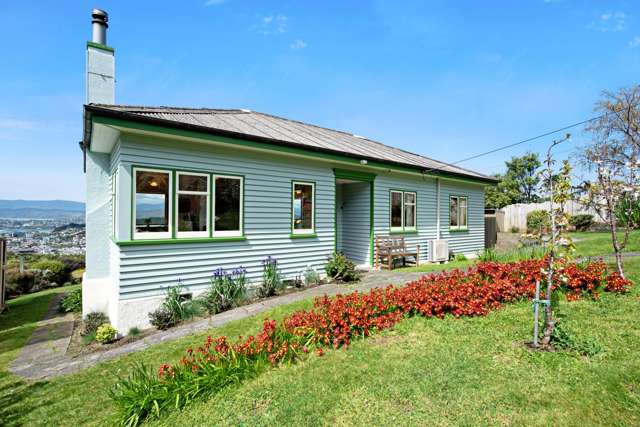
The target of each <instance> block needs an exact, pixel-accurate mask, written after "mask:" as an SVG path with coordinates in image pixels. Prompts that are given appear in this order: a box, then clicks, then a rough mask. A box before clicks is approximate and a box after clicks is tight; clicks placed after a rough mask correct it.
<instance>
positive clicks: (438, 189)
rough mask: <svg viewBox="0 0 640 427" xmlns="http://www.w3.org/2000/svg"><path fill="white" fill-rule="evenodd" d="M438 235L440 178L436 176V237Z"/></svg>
mask: <svg viewBox="0 0 640 427" xmlns="http://www.w3.org/2000/svg"><path fill="white" fill-rule="evenodd" d="M440 236H441V231H440V178H436V239H438V240H439V239H440Z"/></svg>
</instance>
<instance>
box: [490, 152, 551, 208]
mask: <svg viewBox="0 0 640 427" xmlns="http://www.w3.org/2000/svg"><path fill="white" fill-rule="evenodd" d="M505 165H506V166H507V172H506V173H505V174H504V175H495V177H496V178H498V179H500V182H499V183H498V185H496V186H491V187H487V188H486V192H485V204H486V206H488V207H495V208H501V207H504V206H507V205H511V204H513V203H532V202H537V201H539V200H540V197H539V196H538V193H537V189H538V186H539V183H540V178H539V172H538V170H539V169H540V167H541V166H542V163H540V159H539V157H538V154H537V153H526V154H525V155H524V156H522V157H512V158H511V160H508V161H506V162H505Z"/></svg>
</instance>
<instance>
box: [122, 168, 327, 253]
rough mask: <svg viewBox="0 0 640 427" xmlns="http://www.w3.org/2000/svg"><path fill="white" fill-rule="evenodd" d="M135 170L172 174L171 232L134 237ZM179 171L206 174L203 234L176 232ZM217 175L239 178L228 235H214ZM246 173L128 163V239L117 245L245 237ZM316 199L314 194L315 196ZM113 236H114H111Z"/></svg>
mask: <svg viewBox="0 0 640 427" xmlns="http://www.w3.org/2000/svg"><path fill="white" fill-rule="evenodd" d="M137 170H143V171H144V170H147V171H156V172H162V173H168V174H169V176H170V177H171V179H170V184H169V185H170V189H169V195H170V198H171V200H170V208H169V210H170V216H171V218H170V221H169V227H170V233H169V234H170V235H171V237H158V238H136V237H135V227H136V218H135V203H136V201H135V199H136V171H137ZM178 174H183V175H189V174H193V175H206V176H207V177H208V182H209V189H208V203H207V214H208V220H207V235H206V236H182V237H180V236H178V235H177V229H178V226H177V222H178V205H177V198H178V181H177V176H178ZM216 177H223V178H237V179H239V180H240V200H241V202H240V230H239V232H238V233H237V234H235V232H234V234H228V235H225V234H223V235H220V234H218V235H216V233H215V232H214V230H213V228H214V217H215V211H214V196H215V179H216ZM245 181H246V179H245V176H244V175H242V174H236V173H227V172H223V171H218V172H212V171H207V170H194V169H182V168H180V169H176V168H170V167H167V166H161V165H138V164H134V165H131V206H130V210H131V227H130V228H131V236H130V237H131V240H121V241H116V239H112V240H114V242H115V243H116V244H118V245H120V246H132V245H133V243H130V242H140V244H154V243H155V242H161V243H158V244H168V243H172V242H173V243H203V242H225V241H241V240H245V239H246V237H245V234H244V223H245V221H244V208H245ZM314 199H315V196H314ZM114 237H115V236H114Z"/></svg>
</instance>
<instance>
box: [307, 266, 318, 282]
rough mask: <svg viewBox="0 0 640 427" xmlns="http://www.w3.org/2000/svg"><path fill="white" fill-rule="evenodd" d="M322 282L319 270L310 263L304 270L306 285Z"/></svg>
mask: <svg viewBox="0 0 640 427" xmlns="http://www.w3.org/2000/svg"><path fill="white" fill-rule="evenodd" d="M319 283H320V275H319V274H318V272H317V271H316V270H315V269H314V268H313V267H311V266H310V265H308V266H307V268H306V269H305V270H304V285H305V286H311V285H317V284H319Z"/></svg>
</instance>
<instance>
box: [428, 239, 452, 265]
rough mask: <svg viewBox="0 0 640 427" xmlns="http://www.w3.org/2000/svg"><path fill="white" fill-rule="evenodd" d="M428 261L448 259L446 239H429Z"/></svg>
mask: <svg viewBox="0 0 640 427" xmlns="http://www.w3.org/2000/svg"><path fill="white" fill-rule="evenodd" d="M429 261H431V262H442V261H449V242H447V241H446V240H429Z"/></svg>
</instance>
